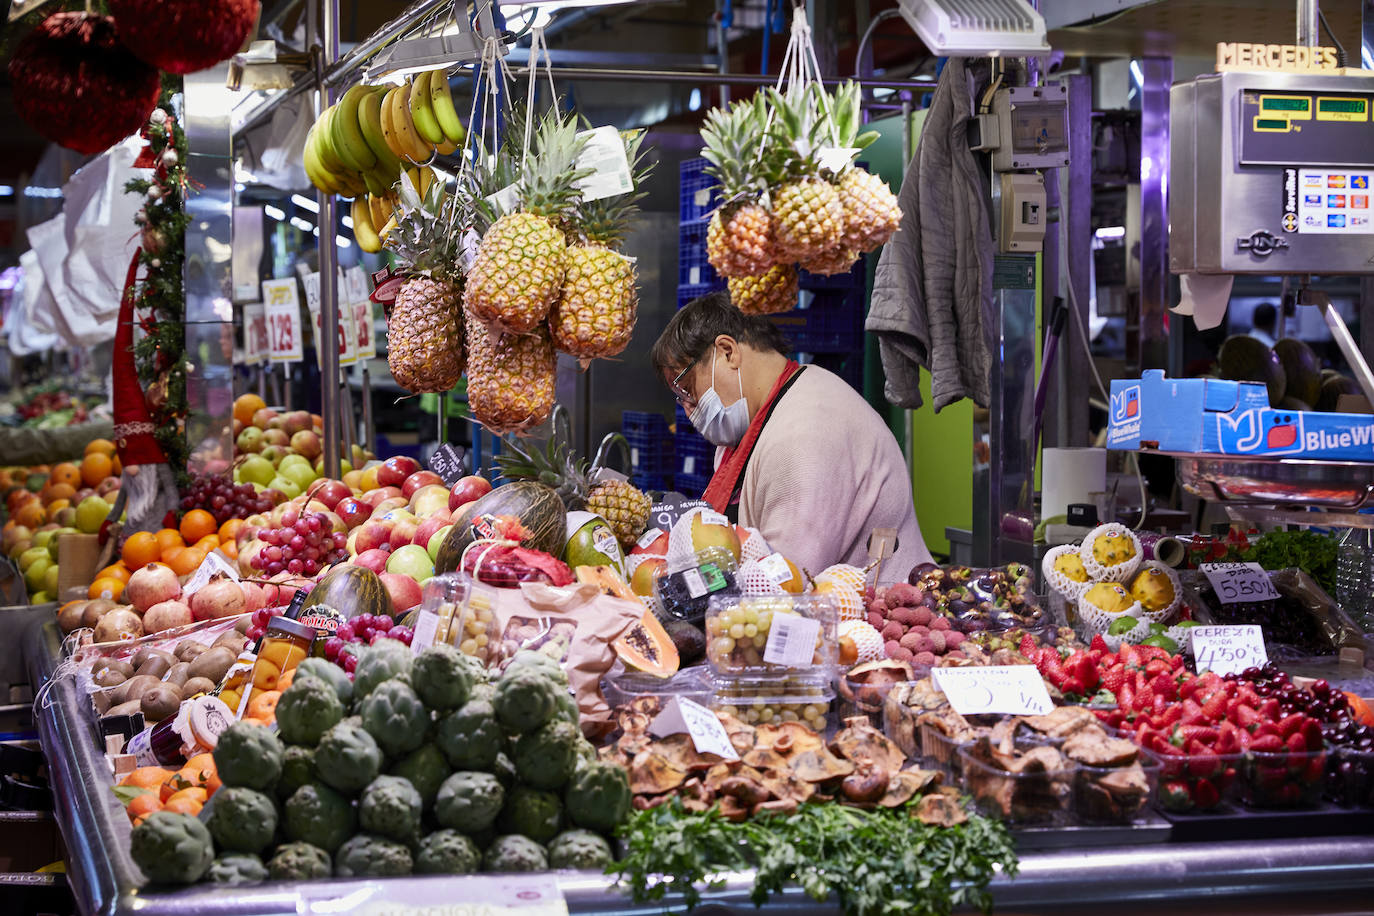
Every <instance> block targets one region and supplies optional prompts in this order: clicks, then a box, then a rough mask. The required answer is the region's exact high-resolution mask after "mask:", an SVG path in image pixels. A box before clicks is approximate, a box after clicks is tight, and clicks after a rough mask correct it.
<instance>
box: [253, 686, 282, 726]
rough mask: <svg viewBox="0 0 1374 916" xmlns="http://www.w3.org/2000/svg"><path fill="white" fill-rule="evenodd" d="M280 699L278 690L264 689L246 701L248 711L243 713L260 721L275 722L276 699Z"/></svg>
mask: <svg viewBox="0 0 1374 916" xmlns="http://www.w3.org/2000/svg"><path fill="white" fill-rule="evenodd" d="M280 699H281V691H280V690H264V691H262V692H261V693H259V694H258V695H257V696H255V697H253V699H251V700H249V701H248V711H247V712H246V713H244V715H246V716H247V717H248V718H250V719H257V720H259V721H260V722H275V721H276V719H277V701H278V700H280Z"/></svg>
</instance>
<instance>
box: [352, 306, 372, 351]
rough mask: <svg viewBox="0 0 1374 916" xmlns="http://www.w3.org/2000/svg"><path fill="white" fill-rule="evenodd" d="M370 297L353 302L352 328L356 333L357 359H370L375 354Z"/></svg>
mask: <svg viewBox="0 0 1374 916" xmlns="http://www.w3.org/2000/svg"><path fill="white" fill-rule="evenodd" d="M372 306H373V302H372V300H371V299H366V298H364V299H363V301H361V302H356V303H354V304H353V330H354V332H355V333H356V334H357V335H358V359H372V358H373V357H374V356H376V355H377V338H376V336H375V335H374V334H373V326H372V316H373V312H372Z"/></svg>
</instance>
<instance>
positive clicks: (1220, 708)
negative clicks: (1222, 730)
mask: <svg viewBox="0 0 1374 916" xmlns="http://www.w3.org/2000/svg"><path fill="white" fill-rule="evenodd" d="M1225 709H1226V691H1224V690H1218V691H1216V692H1215V693H1213V694H1212V695H1211V696H1209V697H1208V698H1207V700H1206V701H1205V702H1204V703H1203V704H1202V707H1201V708H1200V709H1199V710H1198V714H1199V715H1201V716H1202V719H1203V721H1204V722H1220V721H1221V720H1222V719H1223V718H1225Z"/></svg>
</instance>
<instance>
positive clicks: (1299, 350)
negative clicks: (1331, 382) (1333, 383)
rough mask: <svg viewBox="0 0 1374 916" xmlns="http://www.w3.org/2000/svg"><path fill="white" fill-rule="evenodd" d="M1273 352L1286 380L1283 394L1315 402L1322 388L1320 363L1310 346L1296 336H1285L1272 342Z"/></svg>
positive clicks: (1307, 401) (1309, 403) (1308, 402)
mask: <svg viewBox="0 0 1374 916" xmlns="http://www.w3.org/2000/svg"><path fill="white" fill-rule="evenodd" d="M1274 354H1275V355H1276V356H1278V358H1279V362H1280V363H1282V364H1283V376H1284V379H1285V381H1286V382H1287V386H1286V387H1285V389H1284V394H1285V395H1286V396H1287V397H1290V398H1297V399H1298V400H1299V401H1302V402H1304V403H1306V404H1308V405H1309V406H1310V405H1312V404H1315V403H1317V398H1318V397H1319V396H1320V395H1321V390H1322V364H1321V360H1319V359H1317V354H1316V353H1313V352H1312V348H1311V347H1309V346H1308V345H1307V344H1305V343H1303V342H1302V341H1301V340H1298V339H1297V338H1294V337H1285V338H1283V339H1282V340H1280V341H1279V342H1278V343H1276V344H1274ZM1280 406H1286V405H1280ZM1292 409H1294V410H1299V409H1304V408H1292Z"/></svg>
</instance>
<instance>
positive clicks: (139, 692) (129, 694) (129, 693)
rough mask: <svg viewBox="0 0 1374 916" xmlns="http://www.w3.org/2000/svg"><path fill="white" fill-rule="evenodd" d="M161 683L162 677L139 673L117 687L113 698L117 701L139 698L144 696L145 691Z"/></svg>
mask: <svg viewBox="0 0 1374 916" xmlns="http://www.w3.org/2000/svg"><path fill="white" fill-rule="evenodd" d="M161 683H162V678H158V677H153V676H152V675H151V674H138V675H135V676H133V677H131V678H129V679H128V680H127V681H125V682H124V683H123V684H120V685H119V686H118V687H116V688H115V692H114V695H113V696H112V697H111V699H112V700H114V701H115V702H116V703H128V702H129V701H130V700H139V699H142V698H143V694H144V693H146V692H148V691H149V690H151V689H152V688H154V687H156V686H158V685H159V684H161Z"/></svg>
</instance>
